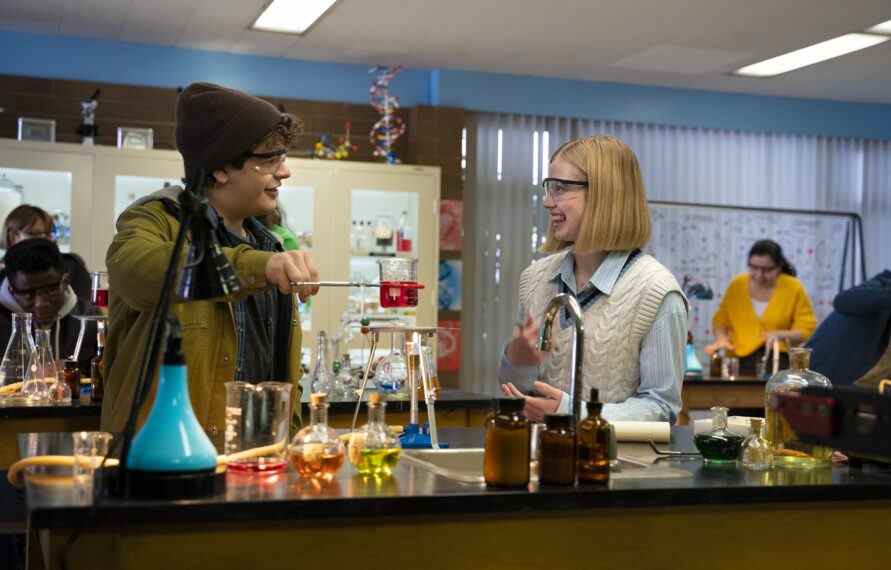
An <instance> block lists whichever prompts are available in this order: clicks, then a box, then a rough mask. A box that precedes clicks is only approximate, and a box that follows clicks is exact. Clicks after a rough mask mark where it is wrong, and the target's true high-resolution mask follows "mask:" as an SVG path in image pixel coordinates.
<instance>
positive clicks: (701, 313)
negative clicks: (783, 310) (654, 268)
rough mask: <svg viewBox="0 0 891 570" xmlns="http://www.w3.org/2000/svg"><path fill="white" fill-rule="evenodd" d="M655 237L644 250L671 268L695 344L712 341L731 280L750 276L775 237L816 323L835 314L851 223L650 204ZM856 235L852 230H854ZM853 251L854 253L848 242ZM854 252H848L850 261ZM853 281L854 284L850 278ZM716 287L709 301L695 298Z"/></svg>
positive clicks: (801, 215) (797, 215) (830, 218)
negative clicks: (752, 260) (754, 250)
mask: <svg viewBox="0 0 891 570" xmlns="http://www.w3.org/2000/svg"><path fill="white" fill-rule="evenodd" d="M650 211H651V214H652V220H653V235H652V238H651V240H650V243H649V244H648V245H647V247H645V248H644V251H646V252H647V253H650V254H651V255H653V256H654V257H655V258H656V259H658V260H659V261H660V262H661V263H662V264H663V265H665V266H666V267H668V269H670V270H671V272H672V273H674V275H675V278H676V279H677V280H678V283H679V284H680V285H681V286H682V287H685V282H686V287H685V292H686V293H688V298H689V299H690V308H691V312H690V332H692V333H693V338H694V341H695V343H696V345H697V346H700V347H701V346H703V345H705V344H708V343H709V342H711V341H712V340H713V338H714V335H713V333H712V327H711V321H712V316H713V315H714V313H715V311H717V309H718V306H719V305H720V303H721V298H722V296H723V295H724V290H725V289H726V288H727V285H728V284H729V283H730V280H731V279H733V277H734V276H736V275H738V274H740V273H743V272H745V271H747V263H748V258H747V256H748V253H749V249H750V248H751V247H752V244H754V243H755V242H756V241H758V240H760V239H772V240H774V241H776V242H777V243H779V244H780V246H782V248H783V253H784V255H785V256H786V258H787V259H788V260H789V261H790V262H791V263H792V265H794V266H795V269H796V270H797V271H798V278H799V279H800V280H801V281H802V283H803V284H804V286H805V288H806V290H807V293H808V296H809V297H810V299H811V302H812V303H813V305H814V311H815V313H816V314H817V319H818V321H822V320H823V319H824V318H825V317H826V316H827V315H828V314H829V313H830V312H832V300H833V299H834V298H835V295H836V294H837V293H838V290H839V280H840V278H841V275H842V272H843V269H844V268H843V259H844V252H845V235H846V232H847V231H848V230H849V227H850V225H851V224H852V218H850V217H846V216H842V215H832V214H817V213H786V212H777V211H763V210H742V209H723V208H720V207H712V206H700V205H680V204H678V205H666V204H653V203H651V204H650ZM852 234H853V232H852ZM850 242H851V243H850V244H849V245H848V249H849V252H853V251H855V249H854V245H853V244H854V240H853V239H851V240H850ZM852 255H853V253H849V254H848V258H847V259H848V260H849V261H848V263H850V259H851V256H852ZM852 279H853V278H852ZM696 284H699V285H702V286H703V287H702V288H699V287H697V288H696V289H698V290H700V291H701V290H702V289H703V288H704V289H711V291H712V292H713V293H714V297H713V299H712V300H702V299H699V298H697V295H695V294H690V293H691V292H692V291H691V286H694V285H696Z"/></svg>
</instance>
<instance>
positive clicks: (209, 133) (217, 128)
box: [176, 83, 287, 176]
mask: <svg viewBox="0 0 891 570" xmlns="http://www.w3.org/2000/svg"><path fill="white" fill-rule="evenodd" d="M282 120H287V115H283V114H282V113H281V112H279V110H278V109H276V108H275V106H273V105H272V103H269V102H267V101H264V100H262V99H258V98H257V97H254V96H252V95H248V94H247V93H242V92H241V91H236V90H234V89H228V88H226V87H222V86H220V85H214V84H212V83H192V84H191V85H189V86H188V87H186V89H185V90H184V91H183V92H182V93H180V95H179V98H178V99H177V101H176V146H177V147H179V152H180V154H182V155H183V161H184V162H185V171H186V176H190V175H191V174H192V173H193V172H195V170H196V169H201V168H203V169H204V171H205V172H206V173H207V174H210V173H212V172H213V171H215V170H219V169H221V168H223V167H224V166H226V164H227V163H229V162H231V161H233V160H235V159H237V158H239V157H240V156H241V155H243V154H244V153H246V152H248V151H249V150H250V149H251V148H253V147H254V146H255V145H256V144H257V143H259V142H260V141H261V140H262V139H263V137H265V136H266V135H267V134H269V133H270V132H272V130H273V129H274V128H275V127H276V125H278V124H279V123H280V122H281V121H282Z"/></svg>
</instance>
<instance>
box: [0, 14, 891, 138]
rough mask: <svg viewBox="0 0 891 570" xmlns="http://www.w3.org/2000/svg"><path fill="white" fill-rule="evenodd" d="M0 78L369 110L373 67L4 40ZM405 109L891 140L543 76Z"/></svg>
mask: <svg viewBox="0 0 891 570" xmlns="http://www.w3.org/2000/svg"><path fill="white" fill-rule="evenodd" d="M0 54H2V56H0V57H2V59H0V74H9V75H30V76H36V77H51V78H59V79H77V80H86V81H103V82H110V83H124V84H131V85H149V86H156V87H177V86H180V85H186V84H188V83H190V82H192V81H202V80H203V81H215V82H217V83H223V84H225V85H228V86H231V87H235V88H238V89H243V90H245V91H249V92H251V93H255V94H258V95H269V96H278V97H290V98H294V99H310V100H321V101H345V102H351V103H367V102H368V87H369V84H370V79H369V75H368V67H367V66H363V65H350V64H340V63H327V62H312V61H298V60H289V59H282V58H272V57H259V56H250V55H239V54H227V53H219V52H210V51H201V50H191V49H182V48H173V47H164V46H152V45H144V44H133V43H123V42H116V41H108V40H92V39H82V38H71V37H64V36H45V35H36V34H26V33H16V32H0ZM392 92H393V93H394V94H395V95H397V96H398V97H399V98H400V101H401V103H402V105H403V106H406V107H411V106H414V105H443V106H455V107H464V108H466V109H470V110H474V111H492V112H509V113H524V114H534V115H559V116H564V117H584V118H592V119H610V120H622V121H636V122H646V123H659V124H668V125H683V126H697V127H712V128H728V129H740V130H748V131H778V132H785V133H793V134H810V135H817V134H819V135H830V136H852V137H864V138H879V139H891V105H874V104H861V103H843V102H837V101H823V100H812V99H793V98H784V97H763V96H755V95H742V94H735V93H715V92H709V91H696V90H687V89H674V88H666V87H651V86H638V85H626V84H616V83H596V82H588V81H571V80H558V79H552V78H544V77H530V76H517V75H505V74H496V73H480V72H470V71H458V70H450V69H442V70H439V69H437V70H418V69H411V70H406V71H404V72H403V73H401V74H400V75H399V76H397V78H396V79H395V80H394V81H393V84H392Z"/></svg>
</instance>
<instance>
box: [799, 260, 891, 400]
mask: <svg viewBox="0 0 891 570" xmlns="http://www.w3.org/2000/svg"><path fill="white" fill-rule="evenodd" d="M832 306H833V308H834V309H835V310H834V311H833V312H832V313H830V314H829V316H828V317H826V320H824V321H823V322H822V323H821V324H820V326H819V328H817V331H816V332H815V333H814V336H813V337H811V339H810V341H809V342H808V347H810V348H812V349H814V354H813V356H812V357H811V368H812V369H814V370H816V371H817V372H819V373H820V374H823V375H825V376H826V377H827V378H829V381H830V382H832V384H833V386H850V385H851V384H854V383H855V382H857V381H858V380H860V379H863V377H864V375H865V374H867V373H868V372H870V369H871V368H874V367H875V366H876V364H877V363H878V362H879V360H880V359H881V358H882V355H883V354H884V353H885V352H887V351H888V343H889V340H891V271H889V270H887V269H886V270H885V271H882V272H881V273H879V274H878V275H876V276H875V277H873V278H872V279H870V280H869V281H866V282H865V283H861V284H860V285H857V286H855V287H852V288H850V289H848V290H846V291H842V292H841V293H839V294H838V295H836V296H835V300H834V301H833V302H832ZM889 362H891V361H889ZM876 372H877V374H878V371H876ZM884 374H886V376H884V377H888V376H887V375H888V374H889V372H884ZM878 375H881V374H878ZM884 377H883V378H884ZM880 379H881V378H880Z"/></svg>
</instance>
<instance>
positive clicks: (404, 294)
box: [377, 257, 423, 308]
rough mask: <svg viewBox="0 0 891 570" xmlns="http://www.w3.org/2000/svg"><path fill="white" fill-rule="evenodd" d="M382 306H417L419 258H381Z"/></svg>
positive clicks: (379, 264)
mask: <svg viewBox="0 0 891 570" xmlns="http://www.w3.org/2000/svg"><path fill="white" fill-rule="evenodd" d="M377 263H378V266H379V267H380V302H381V307H384V308H393V307H417V306H418V289H421V288H422V287H423V286H422V285H420V284H419V283H418V260H417V259H410V258H407V257H392V258H387V259H379V260H378V261H377Z"/></svg>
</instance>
